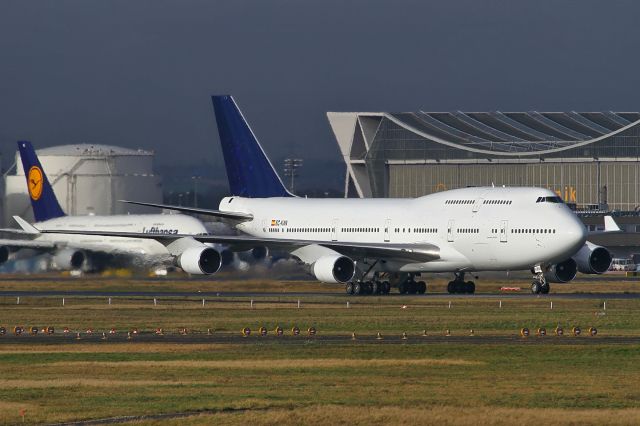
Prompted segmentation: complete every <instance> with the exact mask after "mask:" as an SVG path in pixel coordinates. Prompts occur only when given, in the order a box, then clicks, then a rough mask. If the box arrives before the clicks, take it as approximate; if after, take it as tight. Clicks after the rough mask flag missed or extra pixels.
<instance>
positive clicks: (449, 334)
mask: <svg viewBox="0 0 640 426" xmlns="http://www.w3.org/2000/svg"><path fill="white" fill-rule="evenodd" d="M444 335H445V336H451V330H449V329H448V328H447V329H446V330H445V331H444Z"/></svg>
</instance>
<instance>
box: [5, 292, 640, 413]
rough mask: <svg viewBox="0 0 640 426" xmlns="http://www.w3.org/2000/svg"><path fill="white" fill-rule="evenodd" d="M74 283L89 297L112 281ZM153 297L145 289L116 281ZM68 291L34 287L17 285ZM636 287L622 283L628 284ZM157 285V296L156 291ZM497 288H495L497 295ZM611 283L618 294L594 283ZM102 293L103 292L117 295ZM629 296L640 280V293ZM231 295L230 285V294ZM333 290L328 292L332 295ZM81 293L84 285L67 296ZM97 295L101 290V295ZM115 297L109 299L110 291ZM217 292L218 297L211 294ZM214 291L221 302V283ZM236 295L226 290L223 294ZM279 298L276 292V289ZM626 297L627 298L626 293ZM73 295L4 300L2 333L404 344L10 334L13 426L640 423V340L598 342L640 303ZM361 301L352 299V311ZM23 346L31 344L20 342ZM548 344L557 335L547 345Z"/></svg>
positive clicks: (631, 330)
mask: <svg viewBox="0 0 640 426" xmlns="http://www.w3.org/2000/svg"><path fill="white" fill-rule="evenodd" d="M81 282H82V281H77V282H71V284H75V286H74V287H73V288H72V289H74V290H79V289H83V288H87V287H90V286H91V285H95V286H98V284H99V283H97V282H96V281H94V282H93V284H91V281H90V280H87V281H85V285H84V287H82V286H80V285H78V283H81ZM102 283H103V284H106V286H112V287H115V286H121V287H122V288H126V289H127V290H129V291H131V290H132V289H137V290H143V289H148V286H147V287H144V288H143V286H145V285H146V284H145V283H144V282H133V283H132V282H127V281H125V280H121V281H114V282H111V281H106V282H102ZM47 284H48V285H49V288H52V287H59V286H60V287H64V288H67V287H66V286H68V285H69V282H67V281H62V282H59V283H57V282H55V281H47V282H31V281H21V282H18V283H10V282H8V281H5V282H3V283H2V284H1V287H2V289H3V290H7V289H13V290H18V289H25V288H33V287H35V288H41V289H42V287H46V285H47ZM613 284H615V285H621V284H620V283H613ZM153 285H156V284H155V283H154V284H153ZM157 285H159V286H160V287H161V288H157V287H156V288H154V289H153V290H151V291H159V292H161V291H162V290H163V289H164V291H171V290H178V291H180V290H185V287H188V289H189V290H194V291H196V290H197V289H200V288H197V289H196V287H198V286H203V284H202V283H201V282H178V283H171V282H160V283H159V284H157ZM216 285H219V286H220V287H224V288H227V289H229V288H232V289H234V290H238V291H242V290H251V291H253V290H254V289H255V287H257V286H258V287H261V288H263V289H266V290H269V291H274V289H278V288H280V289H286V290H288V291H316V289H315V287H314V286H315V284H309V283H306V282H302V283H299V282H298V283H296V282H285V283H265V282H260V281H251V282H248V283H246V284H244V283H242V282H238V281H236V282H223V283H216ZM493 285H494V286H495V284H493ZM587 285H592V286H593V287H594V288H595V286H603V285H606V284H600V283H587ZM106 286H103V287H102V288H104V287H106ZM627 286H628V287H630V286H633V284H629V283H627ZM220 287H218V288H220ZM325 288H326V287H325ZM67 289H70V288H67ZM94 289H95V288H94ZM99 289H100V288H99ZM203 290H204V288H203ZM206 291H215V290H213V289H212V288H208V289H206ZM221 291H222V290H221ZM275 291H277V290H275ZM620 291H626V290H620ZM253 299H254V306H253V308H251V307H250V298H243V297H234V298H228V297H220V298H208V299H207V302H206V305H205V307H202V304H201V300H200V299H199V298H197V297H194V298H175V297H161V296H159V297H158V303H157V306H154V305H153V301H152V300H151V299H150V298H113V301H112V304H111V305H108V304H107V300H106V298H104V297H101V298H80V297H73V298H68V299H67V300H66V303H65V306H62V305H61V303H60V302H61V301H60V298H42V297H41V298H38V297H31V298H30V297H26V298H22V300H21V303H20V305H17V304H16V300H15V298H0V325H3V326H5V327H11V326H13V325H25V326H30V325H36V326H46V325H53V326H55V327H56V329H57V330H58V331H59V330H61V329H62V327H65V326H66V327H70V328H71V329H72V330H84V329H86V328H89V327H92V328H94V329H95V330H96V331H100V330H108V329H109V328H111V327H114V328H117V329H118V330H127V329H130V328H132V327H137V328H138V329H140V330H153V329H155V328H156V327H162V328H164V329H165V330H166V331H167V332H171V333H175V332H176V330H177V329H178V328H179V327H187V328H189V329H190V330H191V332H192V333H194V332H204V331H206V330H207V328H211V329H213V330H214V333H216V334H229V335H238V334H239V332H240V329H241V328H242V327H244V326H249V327H251V328H252V329H254V330H255V329H257V328H258V327H259V326H261V325H264V326H266V327H267V328H268V329H269V330H270V331H271V330H273V329H274V328H275V326H276V325H280V326H282V327H284V328H285V329H288V328H290V327H291V326H293V325H298V326H299V327H300V328H303V329H304V328H306V327H308V326H311V325H313V326H315V327H316V328H317V329H318V332H319V334H320V335H350V334H351V333H352V332H354V331H355V332H356V333H357V334H358V335H375V333H377V332H381V333H382V334H383V335H384V336H385V337H386V338H387V340H388V339H391V338H392V336H393V338H394V339H396V340H395V341H397V343H386V344H376V343H373V342H372V343H363V342H362V341H354V342H351V341H348V340H345V341H343V342H341V343H331V344H324V343H321V342H319V341H308V342H307V341H306V340H304V339H303V338H302V337H301V339H303V341H305V342H306V343H301V344H295V345H288V344H281V343H278V341H277V340H275V339H271V340H268V341H265V340H260V338H258V337H255V336H252V337H250V338H249V339H248V340H247V341H245V342H244V343H241V344H235V343H231V344H178V343H162V342H158V343H140V342H136V341H135V339H134V340H132V341H130V342H124V343H113V342H109V341H108V340H107V341H105V342H101V343H69V344H62V345H42V344H37V343H35V342H36V340H35V339H46V338H42V337H38V338H33V337H29V336H23V339H24V340H23V342H22V343H19V344H15V343H9V341H5V342H3V341H2V337H0V365H2V367H3V370H2V371H3V374H2V375H1V376H0V422H2V423H4V424H16V423H19V422H20V417H19V412H20V410H25V412H26V415H25V423H27V424H33V423H53V422H63V421H71V420H80V419H96V418H106V417H114V416H142V415H157V414H162V413H192V414H193V412H199V413H197V414H193V415H190V416H186V417H179V418H146V419H138V420H132V422H133V423H135V424H176V425H177V424H180V425H182V424H275V423H279V424H362V425H365V424H469V425H471V424H474V425H475V424H532V425H533V424H536V425H539V424H639V423H640V388H639V387H638V386H637V383H638V382H639V381H640V355H639V354H640V345H609V344H598V343H597V339H598V338H599V337H601V336H640V318H639V317H640V316H639V315H638V311H639V308H640V300H636V299H629V300H626V299H625V300H619V299H615V300H609V301H607V307H606V310H603V305H602V302H603V301H604V300H600V299H588V300H584V299H579V300H574V299H569V298H554V299H553V302H554V306H553V309H551V308H550V300H549V298H545V297H540V298H515V299H514V298H505V299H503V301H502V307H501V308H500V307H499V305H498V303H499V300H498V299H482V298H473V297H454V298H452V299H451V301H452V305H451V308H449V304H448V302H449V301H448V299H446V298H444V299H443V298H431V299H430V298H429V297H428V296H424V297H397V296H396V297H363V298H347V297H346V296H344V297H336V296H333V295H331V294H329V292H327V294H326V295H322V294H319V295H309V296H301V297H300V299H301V307H300V308H297V300H298V298H297V297H296V298H292V297H288V296H286V295H283V296H281V297H273V296H271V297H264V298H260V297H253ZM346 301H350V306H349V308H347V307H346ZM556 325H561V326H563V327H565V329H569V328H570V327H572V326H574V325H579V326H581V327H582V328H583V329H586V328H588V327H589V326H596V327H597V328H598V330H599V337H595V338H591V337H580V338H575V337H564V338H563V339H593V340H594V341H595V342H596V344H591V345H585V344H581V345H579V344H575V345H574V344H563V345H554V344H551V343H550V344H535V345H531V344H489V343H487V344H471V343H469V344H467V343H447V342H444V343H434V344H402V341H401V340H400V339H399V336H400V334H401V333H402V332H403V331H406V332H407V333H408V334H409V336H410V339H418V338H419V337H417V336H419V335H420V334H421V333H422V330H427V331H428V333H430V334H439V335H442V334H443V333H444V330H445V329H447V328H448V329H450V330H451V332H452V334H454V335H462V334H464V335H466V334H468V333H469V329H471V328H473V329H474V331H475V334H476V336H475V337H474V339H479V340H480V342H482V339H483V338H484V337H485V336H495V335H499V336H515V335H516V334H517V333H518V330H519V329H520V328H521V327H525V326H526V327H529V328H530V329H532V330H534V329H535V328H536V327H538V326H544V327H546V328H547V329H548V330H551V329H552V328H554V327H555V326H556ZM21 339H22V338H21ZM547 339H557V338H556V337H547Z"/></svg>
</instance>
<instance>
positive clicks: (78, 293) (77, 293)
mask: <svg viewBox="0 0 640 426" xmlns="http://www.w3.org/2000/svg"><path fill="white" fill-rule="evenodd" d="M0 297H114V298H115V297H142V298H144V297H149V298H154V297H189V298H207V297H222V298H224V297H254V298H264V297H271V298H273V297H293V298H304V297H328V298H340V299H344V300H357V301H360V300H363V301H364V300H368V299H371V298H378V297H383V298H418V299H456V298H469V299H474V298H479V299H510V298H525V299H597V300H602V299H607V300H609V299H640V293H551V294H545V295H538V294H531V293H477V294H474V295H464V294H462V295H461V294H448V293H427V294H422V295H400V294H397V293H395V294H394V293H392V294H388V295H386V296H379V295H377V296H350V295H348V294H345V293H340V292H336V293H323V292H317V293H312V292H240V291H238V292H233V291H231V292H230V291H219V292H218V291H206V292H205V291H203V292H199V291H197V292H194V291H83V290H70V291H67V290H65V291H46V290H36V291H30V290H26V291H19V290H7V291H0Z"/></svg>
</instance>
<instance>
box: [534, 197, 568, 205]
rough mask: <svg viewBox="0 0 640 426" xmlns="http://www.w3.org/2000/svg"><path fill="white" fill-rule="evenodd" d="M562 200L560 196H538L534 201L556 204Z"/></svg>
mask: <svg viewBox="0 0 640 426" xmlns="http://www.w3.org/2000/svg"><path fill="white" fill-rule="evenodd" d="M563 202H564V201H562V198H560V197H557V196H556V197H538V199H537V200H536V203H556V204H561V203H563Z"/></svg>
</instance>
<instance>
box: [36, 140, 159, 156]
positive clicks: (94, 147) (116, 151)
mask: <svg viewBox="0 0 640 426" xmlns="http://www.w3.org/2000/svg"><path fill="white" fill-rule="evenodd" d="M37 152H38V155H44V156H46V155H60V156H66V155H69V156H113V155H153V151H146V150H143V149H129V148H122V147H119V146H112V145H101V144H92V143H91V144H89V143H82V144H71V145H58V146H52V147H49V148H42V149H38V150H37Z"/></svg>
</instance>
